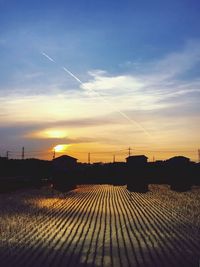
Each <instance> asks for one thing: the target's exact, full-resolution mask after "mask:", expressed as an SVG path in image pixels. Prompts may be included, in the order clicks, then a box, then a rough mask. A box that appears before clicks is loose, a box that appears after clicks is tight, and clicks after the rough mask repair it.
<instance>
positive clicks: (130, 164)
mask: <svg viewBox="0 0 200 267" xmlns="http://www.w3.org/2000/svg"><path fill="white" fill-rule="evenodd" d="M147 159H148V158H147V157H146V156H145V155H137V156H129V157H127V158H126V162H127V189H128V190H129V191H130V192H132V191H135V192H146V191H148V182H147V179H146V178H147Z"/></svg>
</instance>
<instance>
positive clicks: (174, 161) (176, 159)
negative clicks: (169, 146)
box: [166, 156, 190, 164]
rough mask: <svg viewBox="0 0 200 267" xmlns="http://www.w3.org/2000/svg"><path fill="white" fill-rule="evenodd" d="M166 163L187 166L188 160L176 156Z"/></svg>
mask: <svg viewBox="0 0 200 267" xmlns="http://www.w3.org/2000/svg"><path fill="white" fill-rule="evenodd" d="M166 162H167V163H169V164H188V163H189V162H190V159H189V158H187V157H183V156H176V157H172V158H170V159H168V160H166Z"/></svg>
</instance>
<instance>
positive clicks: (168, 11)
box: [0, 0, 200, 158]
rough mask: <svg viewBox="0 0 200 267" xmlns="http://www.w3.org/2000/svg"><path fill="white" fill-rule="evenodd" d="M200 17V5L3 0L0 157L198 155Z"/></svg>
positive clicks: (182, 2)
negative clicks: (64, 152)
mask: <svg viewBox="0 0 200 267" xmlns="http://www.w3.org/2000/svg"><path fill="white" fill-rule="evenodd" d="M199 11H200V3H199V1H196V0H195V1H185V0H174V1H164V0H163V1H162V0H159V1H154V0H152V1H141V0H140V1H139V0H138V1H133V0H132V1H114V0H109V1H96V0H95V1H94V0H93V1H92V0H87V1H14V0H13V1H10V0H6V1H5V0H0V14H1V15H0V59H1V60H0V69H1V71H0V98H1V108H0V120H1V129H0V130H1V140H0V141H1V144H0V145H1V147H2V152H1V153H5V151H6V150H13V149H15V150H16V149H17V150H18V149H20V148H18V147H19V146H22V145H26V147H27V149H30V150H32V149H33V148H35V147H36V148H37V149H40V150H44V151H48V150H49V149H51V148H52V146H53V145H55V144H57V143H58V144H59V143H61V142H62V143H64V144H65V143H67V144H68V143H69V144H71V149H72V150H74V151H76V150H77V153H78V151H79V150H83V151H84V150H85V149H86V148H87V149H88V147H90V149H91V150H92V149H94V150H95V149H96V150H107V149H108V150H118V148H124V147H127V146H129V145H132V146H135V147H138V149H140V148H142V147H146V149H147V151H148V150H153V149H155V150H156V149H158V150H159V149H160V150H162V149H163V150H164V149H171V150H172V149H173V148H175V149H177V150H184V151H185V150H186V151H187V150H188V151H190V150H194V151H196V149H197V148H198V146H199V145H200V144H199V139H198V138H199V137H198V134H197V132H198V131H199V127H198V123H199V107H198V106H199V90H200V87H199V86H200V76H199V74H200V71H199V70H200V68H199V67H200V64H199V61H200V31H199V28H200V18H199ZM42 53H45V54H47V55H49V57H51V58H52V59H53V60H54V61H55V62H52V61H50V60H48V59H47V58H46V57H44V56H43V55H42ZM63 67H66V68H67V69H69V70H70V71H71V72H72V73H73V74H75V75H76V76H77V77H78V78H79V79H80V80H81V82H82V84H79V83H77V81H76V80H75V79H74V78H73V77H72V76H70V75H68V73H66V72H65V71H63ZM126 116H127V117H128V119H127V118H126ZM50 131H54V132H55V131H57V132H58V131H60V132H63V134H61V135H60V137H59V136H57V137H56V138H55V135H51V134H50V135H49V136H48V134H47V135H45V134H44V133H46V132H48V133H49V132H50ZM145 132H147V133H148V135H149V136H154V137H155V138H156V140H155V138H152V137H149V136H146V133H145ZM121 136H126V137H127V138H126V140H124V138H123V139H122V138H121ZM177 136H178V137H177ZM188 153H189V152H188ZM150 156H151V155H150ZM159 156H161V155H159ZM169 156H170V155H169ZM188 156H191V157H193V158H195V154H188ZM163 157H164V156H163Z"/></svg>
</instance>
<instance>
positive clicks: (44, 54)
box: [41, 52, 55, 62]
mask: <svg viewBox="0 0 200 267" xmlns="http://www.w3.org/2000/svg"><path fill="white" fill-rule="evenodd" d="M41 54H42V55H43V56H45V57H46V58H48V59H49V60H50V61H52V62H55V60H53V58H51V57H50V56H48V55H47V54H46V53H44V52H41Z"/></svg>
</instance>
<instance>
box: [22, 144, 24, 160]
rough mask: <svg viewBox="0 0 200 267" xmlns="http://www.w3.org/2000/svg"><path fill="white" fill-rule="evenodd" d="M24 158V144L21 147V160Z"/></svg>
mask: <svg viewBox="0 0 200 267" xmlns="http://www.w3.org/2000/svg"><path fill="white" fill-rule="evenodd" d="M23 159H24V146H23V147H22V160H23Z"/></svg>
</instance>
